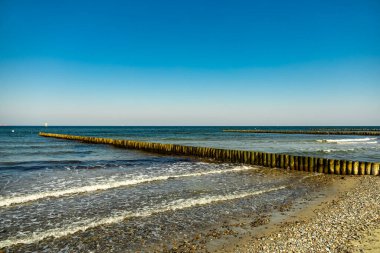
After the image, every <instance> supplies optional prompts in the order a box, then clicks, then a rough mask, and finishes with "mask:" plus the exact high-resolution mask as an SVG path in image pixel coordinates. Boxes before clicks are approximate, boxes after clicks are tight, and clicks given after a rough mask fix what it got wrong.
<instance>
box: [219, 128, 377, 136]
mask: <svg viewBox="0 0 380 253" xmlns="http://www.w3.org/2000/svg"><path fill="white" fill-rule="evenodd" d="M223 132H237V133H260V134H263V133H265V134H320V135H371V136H379V135H380V131H324V130H308V131H303V130H260V129H252V130H250V129H241V130H239V129H225V130H223Z"/></svg>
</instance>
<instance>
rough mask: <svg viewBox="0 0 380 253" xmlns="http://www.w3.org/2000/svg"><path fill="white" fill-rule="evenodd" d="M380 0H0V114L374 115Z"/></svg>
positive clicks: (294, 118) (158, 119)
mask: <svg viewBox="0 0 380 253" xmlns="http://www.w3.org/2000/svg"><path fill="white" fill-rule="evenodd" d="M379 95H380V2H379V1H377V0H367V1H366V0H361V1H350V0H347V1H331V0H330V1H280V0H277V1H274V0H269V1H236V0H235V1H197V0H195V1H194V0H193V1H145V0H142V1H38V0H36V1H18V0H0V124H16V125H41V124H43V123H44V122H49V123H50V124H51V125H380V113H379V112H380V99H379Z"/></svg>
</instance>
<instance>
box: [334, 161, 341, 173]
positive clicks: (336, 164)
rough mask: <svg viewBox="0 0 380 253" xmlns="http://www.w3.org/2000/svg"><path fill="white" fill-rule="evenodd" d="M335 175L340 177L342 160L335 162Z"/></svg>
mask: <svg viewBox="0 0 380 253" xmlns="http://www.w3.org/2000/svg"><path fill="white" fill-rule="evenodd" d="M335 174H337V175H340V174H341V172H340V160H335Z"/></svg>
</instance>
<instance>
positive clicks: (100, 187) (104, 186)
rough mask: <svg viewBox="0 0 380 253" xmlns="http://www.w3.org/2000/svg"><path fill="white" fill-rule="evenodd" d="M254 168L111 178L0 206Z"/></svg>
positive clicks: (2, 201) (7, 200)
mask: <svg viewBox="0 0 380 253" xmlns="http://www.w3.org/2000/svg"><path fill="white" fill-rule="evenodd" d="M253 169H256V168H255V167H250V166H238V167H235V168H232V169H220V170H211V171H205V172H194V173H187V174H179V175H162V176H156V177H146V176H141V177H137V178H134V179H128V180H121V181H111V180H110V181H106V182H102V183H99V184H93V185H86V186H80V187H73V188H69V189H64V190H58V191H48V192H38V193H33V194H29V195H21V196H12V197H2V198H0V207H5V206H10V205H14V204H21V203H25V202H30V201H36V200H40V199H44V198H49V197H61V196H68V195H73V194H80V193H88V192H94V191H105V190H108V189H112V188H118V187H124V186H130V185H137V184H143V183H149V182H153V181H163V180H168V179H175V178H184V177H197V176H204V175H213V174H222V173H230V172H241V171H247V170H253Z"/></svg>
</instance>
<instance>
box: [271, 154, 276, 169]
mask: <svg viewBox="0 0 380 253" xmlns="http://www.w3.org/2000/svg"><path fill="white" fill-rule="evenodd" d="M271 159H272V164H271V167H272V168H276V162H277V160H276V154H272V158H271Z"/></svg>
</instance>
